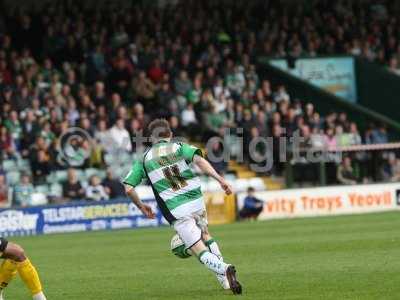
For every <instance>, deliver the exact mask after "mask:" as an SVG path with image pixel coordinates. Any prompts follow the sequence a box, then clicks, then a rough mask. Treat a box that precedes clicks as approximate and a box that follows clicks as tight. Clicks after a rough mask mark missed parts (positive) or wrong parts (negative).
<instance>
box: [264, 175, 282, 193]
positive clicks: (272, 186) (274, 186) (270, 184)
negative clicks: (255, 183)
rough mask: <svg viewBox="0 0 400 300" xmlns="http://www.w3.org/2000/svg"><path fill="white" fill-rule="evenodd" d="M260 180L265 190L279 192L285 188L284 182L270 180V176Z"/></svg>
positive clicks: (275, 179) (276, 179)
mask: <svg viewBox="0 0 400 300" xmlns="http://www.w3.org/2000/svg"><path fill="white" fill-rule="evenodd" d="M261 179H262V180H263V181H264V184H265V186H266V187H267V190H269V191H270V190H281V189H283V188H284V187H285V184H284V181H283V179H281V178H272V177H270V176H262V177H261Z"/></svg>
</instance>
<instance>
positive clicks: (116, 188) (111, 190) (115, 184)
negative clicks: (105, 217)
mask: <svg viewBox="0 0 400 300" xmlns="http://www.w3.org/2000/svg"><path fill="white" fill-rule="evenodd" d="M106 174H107V175H106V178H104V180H103V182H102V185H103V186H104V188H105V190H106V192H107V194H108V195H109V197H110V199H122V198H126V194H125V188H124V186H123V184H122V183H121V181H120V180H118V179H116V178H114V174H113V172H112V170H111V169H108V170H107V173H106Z"/></svg>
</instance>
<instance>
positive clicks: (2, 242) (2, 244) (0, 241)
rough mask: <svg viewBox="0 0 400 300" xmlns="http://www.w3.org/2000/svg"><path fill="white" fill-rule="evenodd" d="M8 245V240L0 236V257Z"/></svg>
mask: <svg viewBox="0 0 400 300" xmlns="http://www.w3.org/2000/svg"><path fill="white" fill-rule="evenodd" d="M7 245H8V241H7V240H6V239H5V238H0V257H1V256H2V255H3V252H4V251H5V250H6V248H7Z"/></svg>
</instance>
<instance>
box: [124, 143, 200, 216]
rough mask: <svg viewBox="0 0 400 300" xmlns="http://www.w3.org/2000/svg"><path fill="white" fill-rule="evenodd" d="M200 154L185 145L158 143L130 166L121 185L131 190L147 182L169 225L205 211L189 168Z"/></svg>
mask: <svg viewBox="0 0 400 300" xmlns="http://www.w3.org/2000/svg"><path fill="white" fill-rule="evenodd" d="M196 154H197V155H200V156H202V153H201V150H200V149H198V148H196V147H194V146H191V145H188V144H185V143H173V142H167V141H160V142H158V143H156V144H154V145H153V146H152V147H151V148H150V149H149V150H148V151H146V152H145V154H144V155H143V158H142V159H141V160H136V161H134V163H133V166H132V170H131V171H130V172H129V173H128V175H127V176H126V177H125V179H124V180H123V183H125V184H128V185H131V186H133V187H135V186H137V185H139V184H140V183H141V182H142V179H143V178H146V177H147V178H148V180H149V182H150V184H151V186H152V188H153V191H154V195H155V196H156V200H157V203H158V206H159V208H160V210H161V212H162V214H163V216H164V217H165V219H166V220H167V221H168V222H169V223H173V222H174V221H175V220H177V219H179V218H182V217H185V216H188V215H190V214H191V213H193V212H195V211H198V210H201V209H204V208H205V205H204V201H203V194H202V192H201V183H200V178H199V177H198V176H197V175H196V174H195V173H194V172H193V170H192V169H191V168H190V163H192V161H193V157H194V155H196Z"/></svg>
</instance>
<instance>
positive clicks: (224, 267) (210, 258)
mask: <svg viewBox="0 0 400 300" xmlns="http://www.w3.org/2000/svg"><path fill="white" fill-rule="evenodd" d="M190 250H191V251H192V253H194V254H195V255H196V256H197V258H198V259H199V260H200V262H201V263H203V264H204V265H205V266H206V267H207V268H208V269H210V270H211V271H213V272H214V273H216V274H217V275H222V276H224V275H225V276H226V277H227V280H228V283H229V288H230V289H231V290H232V292H233V293H234V294H241V293H242V286H241V284H240V283H239V281H238V280H237V279H236V269H235V267H234V266H233V265H230V264H226V263H225V262H223V261H222V260H221V259H220V258H219V257H218V256H217V255H215V254H213V253H211V252H210V251H209V249H208V248H207V247H206V245H205V244H204V242H203V241H202V240H199V241H198V242H197V243H196V244H194V245H193V246H192V247H190Z"/></svg>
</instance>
